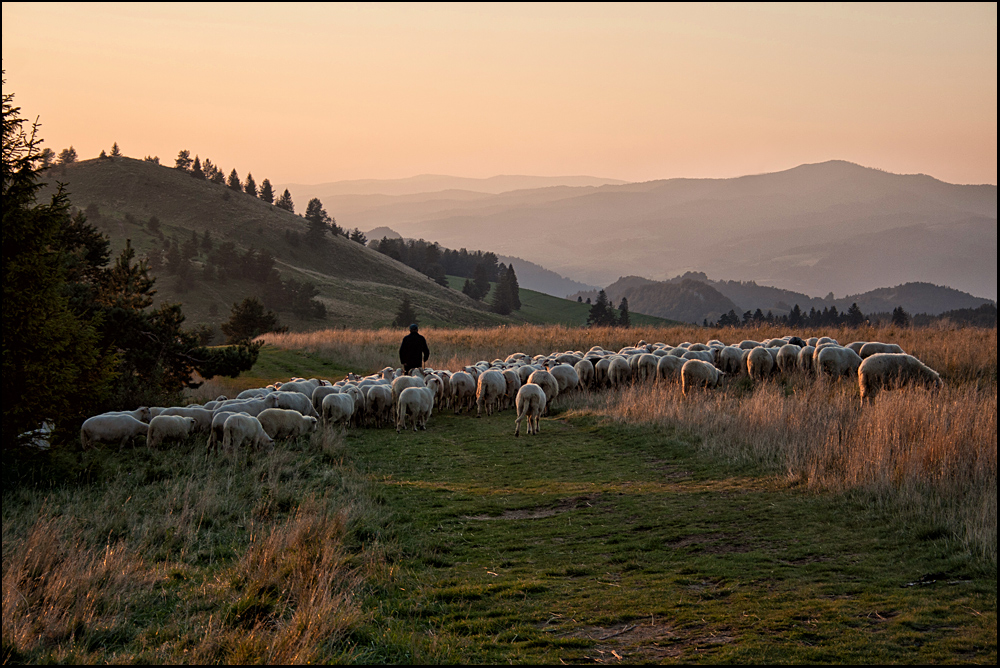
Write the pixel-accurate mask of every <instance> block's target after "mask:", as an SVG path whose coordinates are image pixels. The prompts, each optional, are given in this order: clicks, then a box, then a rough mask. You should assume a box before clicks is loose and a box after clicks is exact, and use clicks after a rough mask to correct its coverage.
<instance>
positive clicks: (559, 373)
mask: <svg viewBox="0 0 1000 668" xmlns="http://www.w3.org/2000/svg"><path fill="white" fill-rule="evenodd" d="M654 368H655V367H654ZM548 371H549V373H550V374H552V377H553V378H555V379H556V383H557V384H558V385H559V394H566V393H568V392H572V391H573V390H575V389H576V388H577V387H578V386H579V385H580V375H579V374H577V372H576V369H574V368H573V367H572V366H570V365H569V364H557V365H555V366H552V367H549V369H548Z"/></svg>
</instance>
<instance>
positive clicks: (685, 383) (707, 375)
mask: <svg viewBox="0 0 1000 668" xmlns="http://www.w3.org/2000/svg"><path fill="white" fill-rule="evenodd" d="M725 375H726V374H725V373H724V372H722V371H720V370H719V369H716V368H715V367H714V366H713V365H711V364H709V363H708V362H704V361H702V360H688V361H686V362H684V366H682V367H681V392H682V393H683V394H684V396H687V395H688V392H689V391H690V390H691V389H692V388H694V387H718V386H719V385H721V384H722V377H723V376H725Z"/></svg>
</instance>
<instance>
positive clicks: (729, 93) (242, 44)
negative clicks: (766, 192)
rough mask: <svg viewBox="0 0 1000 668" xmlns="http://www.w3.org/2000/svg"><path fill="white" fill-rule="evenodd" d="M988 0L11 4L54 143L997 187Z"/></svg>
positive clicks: (440, 169) (267, 157) (13, 56)
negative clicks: (849, 165) (789, 173)
mask: <svg viewBox="0 0 1000 668" xmlns="http://www.w3.org/2000/svg"><path fill="white" fill-rule="evenodd" d="M996 16H997V9H996V4H994V3H989V4H972V5H955V4H930V5H906V4H902V5H901V4H891V5H867V4H864V5H826V4H824V5H813V4H809V5H794V4H793V5H786V4H776V5H758V4H754V5H743V4H739V5H727V4H707V5H702V4H697V5H676V4H664V5H645V4H642V5H620V4H614V5H607V4H604V5H590V4H584V5H567V4H554V5H450V4H449V5H424V4H418V5H392V4H390V5H385V4H373V5H369V4H365V5H344V4H332V5H327V4H323V5H313V4H304V5H294V4H278V5H258V4H247V5H237V4H223V5H202V4H179V5H178V4H153V5H145V4H125V5H119V4H113V5H101V4H98V5H87V4H68V5H62V4H47V3H4V4H3V68H4V70H5V80H6V83H5V86H4V90H5V92H13V93H15V94H16V96H17V97H16V99H15V102H16V104H18V105H19V106H20V107H21V109H22V111H23V113H24V115H25V116H26V117H29V118H32V119H33V118H35V117H36V116H38V117H39V118H40V121H41V123H42V130H41V134H42V136H43V137H44V139H45V142H46V144H45V145H46V146H48V147H50V148H52V149H53V150H55V151H56V152H57V153H58V152H59V151H60V150H61V149H63V148H66V147H68V146H70V145H73V146H74V147H75V148H76V150H77V152H78V154H79V155H80V157H81V158H90V157H95V156H96V155H97V154H98V153H99V152H100V151H101V150H102V149H104V150H109V149H110V147H111V145H112V143H114V142H117V143H118V144H119V146H120V147H121V149H122V151H123V152H124V153H125V154H126V155H128V156H132V157H138V158H141V157H143V156H145V155H157V156H159V158H160V160H161V162H162V163H163V164H171V165H172V164H173V159H174V157H175V156H176V155H177V152H178V151H179V150H180V149H189V150H190V151H191V153H192V155H195V154H198V155H200V156H201V157H202V158H203V159H204V158H205V157H209V158H211V159H212V160H213V162H215V163H216V164H218V165H220V166H221V167H222V168H223V169H224V170H226V171H228V170H229V169H231V168H234V167H235V168H237V169H238V170H239V172H240V174H241V175H242V174H245V173H246V172H247V171H251V172H252V173H253V174H254V176H255V177H256V178H258V180H259V179H261V178H263V177H267V178H269V179H271V181H272V182H274V183H293V182H297V183H320V182H326V181H335V180H341V179H361V178H401V177H407V176H412V175H415V174H421V173H437V174H454V175H461V176H470V177H488V176H492V175H495V174H537V175H568V174H589V175H594V176H601V177H608V178H617V179H625V180H639V181H642V180H651V179H660V178H670V177H729V176H738V175H742V174H748V173H760V172H769V171H777V170H781V169H787V168H790V167H793V166H795V165H798V164H802V163H810V162H821V161H825V160H830V159H842V160H848V161H851V162H855V163H859V164H862V165H866V166H871V167H878V168H880V169H884V170H888V171H892V172H899V173H916V172H922V173H927V174H931V175H933V176H935V177H936V178H939V179H942V180H944V181H948V182H952V183H992V184H995V183H996V173H997V150H996V146H997V132H996V129H997V67H996V62H997V23H996Z"/></svg>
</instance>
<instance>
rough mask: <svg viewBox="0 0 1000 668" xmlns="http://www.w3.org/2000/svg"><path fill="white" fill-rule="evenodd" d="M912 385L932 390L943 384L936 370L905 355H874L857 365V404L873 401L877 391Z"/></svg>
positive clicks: (911, 356)
mask: <svg viewBox="0 0 1000 668" xmlns="http://www.w3.org/2000/svg"><path fill="white" fill-rule="evenodd" d="M914 384H919V385H924V386H925V387H933V388H935V389H940V388H941V387H943V385H944V383H943V381H942V380H941V375H940V374H939V373H938V372H937V371H935V370H934V369H931V368H930V367H929V366H927V365H925V364H924V363H923V362H921V361H920V360H918V359H917V358H916V357H914V356H913V355H907V354H905V353H875V354H874V355H872V356H871V357H868V358H866V359H865V360H864V361H862V362H861V364H860V365H859V366H858V388H859V389H860V390H861V403H864V402H865V401H871V400H872V399H874V398H875V395H876V394H878V391H879V390H891V389H895V388H898V387H902V386H904V385H914Z"/></svg>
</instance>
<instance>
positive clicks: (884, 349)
mask: <svg viewBox="0 0 1000 668" xmlns="http://www.w3.org/2000/svg"><path fill="white" fill-rule="evenodd" d="M854 352H856V353H857V354H858V355H859V356H860V357H861V359H868V358H869V357H871V356H872V355H878V354H879V353H896V354H904V355H905V354H906V351H905V350H903V349H902V348H900V347H899V346H897V345H896V344H895V343H879V342H878V341H869V342H868V343H866V344H865V345H863V346H861V350H855V351H854Z"/></svg>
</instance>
